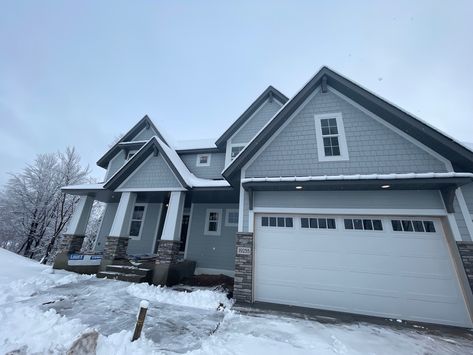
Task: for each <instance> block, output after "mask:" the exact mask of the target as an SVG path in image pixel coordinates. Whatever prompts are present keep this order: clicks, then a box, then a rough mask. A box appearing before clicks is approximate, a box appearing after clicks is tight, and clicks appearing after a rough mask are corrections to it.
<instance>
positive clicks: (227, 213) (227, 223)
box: [225, 208, 240, 227]
mask: <svg viewBox="0 0 473 355" xmlns="http://www.w3.org/2000/svg"><path fill="white" fill-rule="evenodd" d="M230 213H238V219H240V212H239V211H238V209H237V208H227V209H226V210H225V227H238V222H237V223H230V222H229V221H228V216H229V214H230Z"/></svg>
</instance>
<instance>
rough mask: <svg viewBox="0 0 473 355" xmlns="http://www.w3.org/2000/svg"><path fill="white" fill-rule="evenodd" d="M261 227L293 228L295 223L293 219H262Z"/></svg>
mask: <svg viewBox="0 0 473 355" xmlns="http://www.w3.org/2000/svg"><path fill="white" fill-rule="evenodd" d="M261 226H262V227H282V228H292V227H293V226H294V221H293V219H292V217H266V216H264V217H261Z"/></svg>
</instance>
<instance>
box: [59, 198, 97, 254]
mask: <svg viewBox="0 0 473 355" xmlns="http://www.w3.org/2000/svg"><path fill="white" fill-rule="evenodd" d="M93 203H94V199H93V197H90V196H81V197H80V199H79V202H78V203H77V206H76V209H75V210H74V213H73V214H72V217H71V219H70V221H69V224H68V226H67V230H66V233H64V235H63V237H62V238H61V242H60V243H59V252H62V253H68V254H70V253H77V252H79V251H80V250H81V248H82V243H83V242H84V238H85V231H86V229H87V222H88V221H89V217H90V212H91V211H92V205H93Z"/></svg>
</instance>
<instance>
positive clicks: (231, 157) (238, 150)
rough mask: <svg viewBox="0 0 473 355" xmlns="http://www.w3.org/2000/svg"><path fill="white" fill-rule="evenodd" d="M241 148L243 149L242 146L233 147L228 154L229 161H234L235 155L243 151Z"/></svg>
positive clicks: (243, 146)
mask: <svg viewBox="0 0 473 355" xmlns="http://www.w3.org/2000/svg"><path fill="white" fill-rule="evenodd" d="M243 148H245V145H244V144H239V145H233V146H232V149H231V152H230V161H232V160H233V159H235V158H236V157H237V155H238V154H240V152H241V151H242V150H243Z"/></svg>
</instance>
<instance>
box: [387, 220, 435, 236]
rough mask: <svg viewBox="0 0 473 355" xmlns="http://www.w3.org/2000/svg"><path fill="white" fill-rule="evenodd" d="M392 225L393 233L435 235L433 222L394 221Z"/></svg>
mask: <svg viewBox="0 0 473 355" xmlns="http://www.w3.org/2000/svg"><path fill="white" fill-rule="evenodd" d="M391 224H392V226H393V231H395V232H418V233H435V226H434V222H433V221H418V220H407V219H402V220H398V219H393V220H392V221H391Z"/></svg>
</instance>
